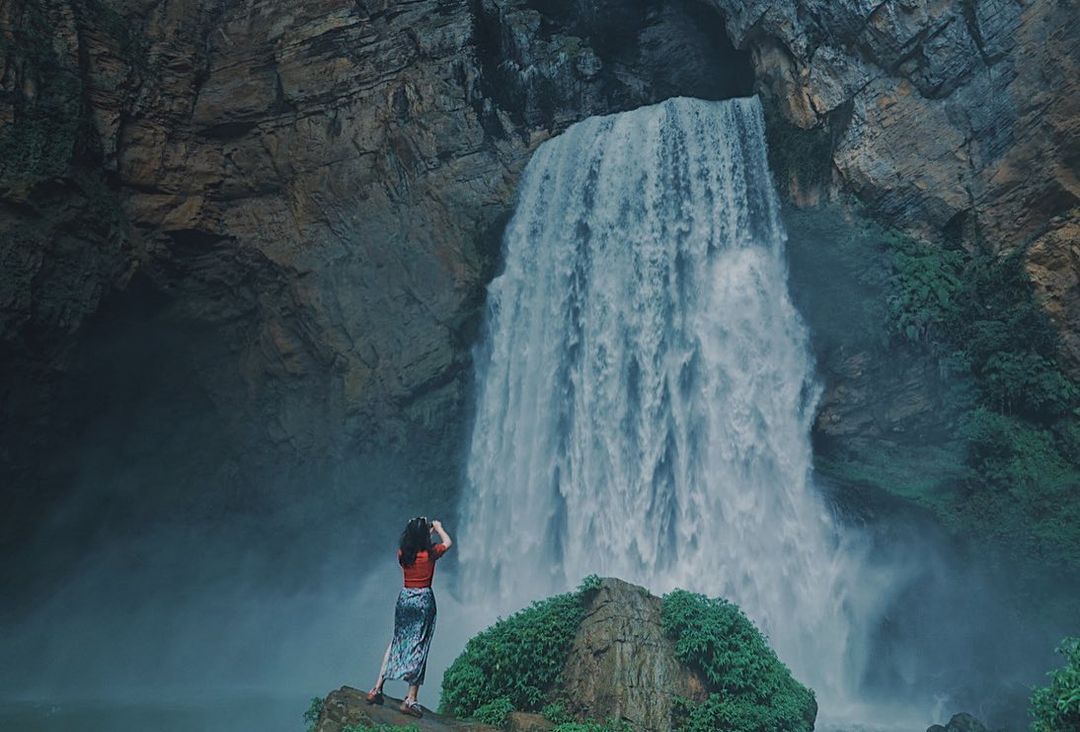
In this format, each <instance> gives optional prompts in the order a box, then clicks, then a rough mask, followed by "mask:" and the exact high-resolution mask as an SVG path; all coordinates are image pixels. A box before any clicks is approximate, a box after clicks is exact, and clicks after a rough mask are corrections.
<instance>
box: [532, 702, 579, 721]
mask: <svg viewBox="0 0 1080 732" xmlns="http://www.w3.org/2000/svg"><path fill="white" fill-rule="evenodd" d="M540 714H541V715H542V716H543V717H544V719H546V720H547V721H549V722H553V723H554V724H557V725H558V724H568V723H570V722H573V721H574V718H573V717H571V716H570V713H569V712H567V711H566V707H564V706H563V705H562V704H560V703H559V702H552V703H551V704H547V705H545V706H544V708H543V709H541V710H540Z"/></svg>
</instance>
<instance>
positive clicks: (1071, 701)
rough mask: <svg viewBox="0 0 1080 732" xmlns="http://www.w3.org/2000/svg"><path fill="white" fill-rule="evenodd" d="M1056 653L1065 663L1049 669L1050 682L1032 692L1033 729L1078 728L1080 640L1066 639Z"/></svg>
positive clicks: (1035, 731)
mask: <svg viewBox="0 0 1080 732" xmlns="http://www.w3.org/2000/svg"><path fill="white" fill-rule="evenodd" d="M1057 652H1058V653H1060V654H1061V655H1062V656H1064V657H1065V666H1063V667H1062V668H1059V669H1055V670H1053V671H1051V672H1050V674H1049V676H1050V685H1049V686H1047V687H1043V688H1037V689H1035V691H1034V692H1033V693H1032V695H1031V716H1032V718H1033V721H1032V724H1031V729H1032V732H1066V731H1067V730H1080V639H1077V638H1066V639H1065V640H1064V641H1062V643H1061V645H1060V646H1059V647H1058V649H1057Z"/></svg>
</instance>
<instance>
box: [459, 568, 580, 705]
mask: <svg viewBox="0 0 1080 732" xmlns="http://www.w3.org/2000/svg"><path fill="white" fill-rule="evenodd" d="M596 582H598V580H595V578H589V579H586V581H585V582H584V583H582V586H581V588H579V589H578V590H577V591H576V592H568V593H566V594H562V595H556V596H555V597H550V598H548V599H546V600H542V601H539V602H535V603H533V604H532V605H531V606H529V607H527V608H525V609H524V610H521V611H519V612H517V613H515V614H514V615H511V616H510V617H509V618H505V619H502V620H499V621H498V622H497V623H495V624H494V625H492V626H491V627H490V628H488V629H487V630H484V631H482V632H481V633H479V634H477V635H476V636H475V637H473V638H472V639H471V640H470V641H469V642H468V643H467V644H466V646H465V650H464V651H463V652H462V653H461V655H460V656H458V657H457V659H456V660H455V661H454V662H453V663H452V664H451V665H450V668H448V669H447V670H446V673H445V674H444V675H443V685H442V700H441V702H440V705H439V708H440V711H442V712H443V713H446V714H452V715H454V716H455V717H472V716H474V715H475V714H476V713H477V711H478V710H479V709H480V708H482V707H483V706H484V705H486V704H488V703H490V702H493V701H495V700H497V699H500V698H504V699H506V700H507V701H508V702H509V703H510V704H511V705H512V706H513V708H514V709H520V710H522V711H536V710H537V709H539V708H540V707H541V706H542V705H543V703H544V702H545V701H546V699H545V694H546V693H547V691H548V690H549V689H550V688H551V687H552V686H553V685H554V683H555V681H556V679H557V677H558V674H559V672H560V671H561V670H562V667H563V664H564V663H565V661H566V654H567V652H568V651H569V649H570V643H571V642H572V641H573V639H574V634H575V633H576V632H577V628H578V625H580V623H581V618H582V615H583V613H584V609H583V604H582V595H583V593H585V592H587V591H588V590H589V589H592V588H594V587H595V586H596Z"/></svg>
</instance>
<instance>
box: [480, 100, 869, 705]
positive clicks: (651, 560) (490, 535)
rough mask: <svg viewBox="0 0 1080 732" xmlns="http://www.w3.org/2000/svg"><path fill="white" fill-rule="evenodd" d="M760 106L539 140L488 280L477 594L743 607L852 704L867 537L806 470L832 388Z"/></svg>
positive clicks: (654, 117)
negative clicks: (825, 388) (795, 287)
mask: <svg viewBox="0 0 1080 732" xmlns="http://www.w3.org/2000/svg"><path fill="white" fill-rule="evenodd" d="M784 238H785V235H784V231H783V228H782V225H781V222H780V219H779V205H778V201H777V196H776V194H775V191H774V189H773V185H772V181H771V176H770V173H769V169H768V164H767V161H766V148H765V140H764V123H763V118H762V113H761V107H760V104H759V102H758V101H757V99H737V100H730V101H724V102H706V101H700V100H692V99H673V100H669V101H667V102H664V103H663V104H658V105H655V106H651V107H646V108H642V109H638V110H636V111H632V112H626V113H623V114H616V115H611V116H607V117H597V118H592V119H588V120H585V121H584V122H581V123H579V124H576V125H573V126H572V127H570V128H569V129H568V130H567V131H566V132H565V133H564V134H562V135H560V136H558V137H556V138H554V139H552V140H550V141H548V142H546V143H544V144H543V145H541V146H540V148H539V149H538V150H537V151H536V153H535V155H534V156H533V158H532V160H531V161H530V162H529V165H528V167H527V168H526V170H525V174H524V178H523V180H522V182H521V187H520V200H519V202H518V205H517V209H516V211H515V214H514V216H513V218H512V220H511V221H510V223H509V225H508V228H507V230H506V235H505V240H504V246H505V264H506V269H505V271H504V272H503V273H502V274H501V275H500V276H499V277H497V278H496V279H495V280H494V281H493V282H492V284H491V287H490V291H489V314H488V328H489V330H488V332H487V334H486V338H487V341H486V343H485V346H484V348H485V353H484V354H483V355H482V357H481V359H480V364H481V365H480V372H479V379H478V399H479V401H478V404H477V410H476V417H475V419H476V422H475V426H474V434H473V438H472V445H471V452H470V455H469V460H468V485H467V487H466V489H465V495H464V498H463V504H462V527H461V535H462V536H463V537H464V538H465V540H464V541H462V542H461V547H462V551H461V569H462V572H463V585H464V587H463V589H464V591H465V592H466V594H470V593H471V594H473V595H474V596H475V597H487V598H491V597H501V598H505V601H506V603H507V605H510V606H520V605H522V604H525V602H527V601H528V600H530V599H534V598H536V597H539V596H542V595H545V594H549V593H550V592H552V591H556V590H563V589H566V588H567V587H570V586H573V585H574V584H575V583H576V582H577V581H578V580H579V579H580V578H581V577H582V576H583V575H585V574H590V573H597V574H601V575H613V576H618V577H621V578H624V579H627V580H630V581H634V582H639V583H641V584H644V585H646V586H648V587H650V588H652V589H653V590H655V591H665V590H668V589H670V588H673V587H677V586H678V587H685V588H687V589H691V590H694V591H699V592H704V593H707V594H710V595H722V596H725V597H727V598H730V599H732V600H733V601H735V602H737V603H738V604H739V605H740V606H741V607H742V608H743V609H744V610H745V611H746V613H747V614H748V615H749V616H750V617H751V618H752V619H753V620H754V621H755V622H756V623H757V624H758V625H759V627H761V628H762V629H763V630H764V631H765V632H766V633H767V634H768V636H769V637H770V639H771V642H772V644H773V645H774V647H776V648H777V650H778V653H779V654H780V656H781V658H782V659H783V660H784V661H786V662H787V663H788V665H789V666H791V667H792V670H793V671H794V672H795V673H796V675H797V676H798V677H799V678H801V679H803V680H804V681H807V682H808V683H810V684H811V685H812V686H813V687H814V688H815V689H816V690H817V692H818V695H819V699H821V701H822V703H823V706H825V705H827V704H829V703H830V700H831V699H835V700H840V699H842V698H843V697H844V696H845V694H844V692H845V689H847V688H849V687H850V680H851V678H852V677H854V676H857V675H858V673H859V670H860V663H859V658H858V654H859V653H860V652H861V646H862V645H863V644H862V642H861V640H860V638H859V636H860V634H861V633H862V630H861V628H862V626H863V625H864V624H865V623H864V622H863V620H864V619H863V618H860V617H859V616H860V614H861V613H863V612H864V610H861V609H860V608H859V607H857V602H858V597H857V593H856V592H854V591H853V584H854V582H855V579H854V578H855V576H856V573H857V571H858V564H859V562H858V560H857V558H855V556H856V552H854V551H852V550H851V549H850V548H849V547H845V546H842V538H841V536H840V533H839V532H838V529H837V527H836V525H835V524H834V522H833V519H832V517H831V515H830V513H829V511H828V510H827V509H826V506H825V504H824V503H823V501H822V500H821V498H820V497H819V496H818V494H817V493H816V492H815V490H814V489H813V486H812V485H811V484H810V470H811V462H810V461H811V448H810V439H809V436H810V425H811V420H812V418H813V414H814V408H815V403H816V399H817V397H818V390H817V387H816V386H815V383H814V381H813V376H812V363H811V358H810V356H809V353H808V347H807V333H806V329H805V328H804V326H803V323H802V322H801V320H800V318H799V316H798V314H797V312H796V311H795V309H794V307H793V305H792V303H791V300H790V298H789V296H788V292H787V273H786V267H785V262H784V251H783V248H784Z"/></svg>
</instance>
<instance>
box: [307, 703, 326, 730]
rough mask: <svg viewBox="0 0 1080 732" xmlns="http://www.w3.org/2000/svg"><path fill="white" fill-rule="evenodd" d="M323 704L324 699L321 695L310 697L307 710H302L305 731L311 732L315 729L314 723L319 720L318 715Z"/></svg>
mask: <svg viewBox="0 0 1080 732" xmlns="http://www.w3.org/2000/svg"><path fill="white" fill-rule="evenodd" d="M324 704H326V700H325V699H323V698H322V697H318V696H313V697H311V704H309V705H308V708H307V711H306V712H304V721H305V722H307V732H313V730H314V729H315V724H316V723H317V722H318V721H319V716H320V715H321V714H322V711H323V705H324Z"/></svg>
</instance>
